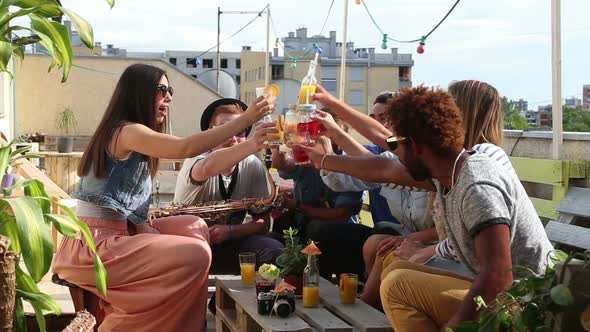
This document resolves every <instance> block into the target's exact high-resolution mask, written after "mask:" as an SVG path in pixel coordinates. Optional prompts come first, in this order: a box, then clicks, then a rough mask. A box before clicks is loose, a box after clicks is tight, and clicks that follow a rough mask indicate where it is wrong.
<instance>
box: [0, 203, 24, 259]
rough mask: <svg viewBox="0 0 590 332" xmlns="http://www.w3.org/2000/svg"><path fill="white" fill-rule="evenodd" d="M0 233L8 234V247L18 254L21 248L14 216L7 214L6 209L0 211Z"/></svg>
mask: <svg viewBox="0 0 590 332" xmlns="http://www.w3.org/2000/svg"><path fill="white" fill-rule="evenodd" d="M0 234H2V235H4V236H8V238H9V239H10V248H11V249H12V251H14V252H15V253H17V254H20V253H21V251H22V249H21V247H20V242H19V240H18V229H17V227H16V220H15V219H14V216H11V215H9V214H8V213H6V211H2V212H1V213H0Z"/></svg>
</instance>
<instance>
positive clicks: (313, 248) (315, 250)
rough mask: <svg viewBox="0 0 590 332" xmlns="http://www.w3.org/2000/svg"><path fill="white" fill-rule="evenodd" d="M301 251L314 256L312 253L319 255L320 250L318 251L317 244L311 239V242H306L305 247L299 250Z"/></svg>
mask: <svg viewBox="0 0 590 332" xmlns="http://www.w3.org/2000/svg"><path fill="white" fill-rule="evenodd" d="M301 253H302V254H306V255H310V256H314V255H319V254H321V253H322V252H321V251H320V248H318V246H316V245H315V243H314V242H313V241H311V243H310V244H308V245H307V247H305V248H303V249H302V250H301Z"/></svg>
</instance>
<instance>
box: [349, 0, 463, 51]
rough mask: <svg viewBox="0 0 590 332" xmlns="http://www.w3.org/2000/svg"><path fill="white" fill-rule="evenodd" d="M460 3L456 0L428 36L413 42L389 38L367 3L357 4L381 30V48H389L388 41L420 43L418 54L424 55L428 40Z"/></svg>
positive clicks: (417, 49)
mask: <svg viewBox="0 0 590 332" xmlns="http://www.w3.org/2000/svg"><path fill="white" fill-rule="evenodd" d="M459 1H461V0H456V1H455V4H453V6H452V7H451V9H449V11H447V13H446V14H445V16H443V18H442V19H441V20H440V21H439V22H438V23H437V24H436V25H435V26H434V28H432V29H431V30H430V31H429V32H428V33H427V34H426V35H424V36H422V37H420V38H417V39H412V40H398V39H395V38H391V37H389V36H388V35H387V34H386V33H385V32H383V29H381V27H380V26H379V24H377V21H375V18H374V17H373V15H372V14H371V11H370V10H369V8H368V7H367V1H366V0H365V1H358V2H357V4H360V3H362V5H363V7H364V8H365V11H366V12H367V15H369V18H370V19H371V21H373V25H374V26H375V28H377V30H379V32H381V33H382V34H383V42H382V43H381V48H383V49H386V48H387V41H388V40H391V41H393V42H396V43H415V42H418V43H419V45H418V47H417V48H416V52H418V54H422V53H424V51H425V47H424V45H425V44H426V38H428V37H429V36H430V35H431V34H432V33H433V32H434V31H435V30H436V29H438V27H439V26H440V25H441V24H442V23H443V22H444V21H445V20H446V19H447V17H449V15H450V14H451V13H452V12H453V10H454V9H455V7H457V5H458V4H459Z"/></svg>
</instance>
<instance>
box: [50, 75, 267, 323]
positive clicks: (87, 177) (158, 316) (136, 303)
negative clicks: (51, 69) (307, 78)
mask: <svg viewBox="0 0 590 332" xmlns="http://www.w3.org/2000/svg"><path fill="white" fill-rule="evenodd" d="M173 91H174V90H173V89H172V87H171V86H170V83H169V81H168V76H167V74H166V72H165V71H164V70H162V69H160V68H158V67H154V66H150V65H145V64H135V65H131V66H129V67H128V68H127V69H126V70H125V71H124V72H123V74H122V75H121V77H120V79H119V82H118V83H117V86H116V87H115V91H114V92H113V96H112V98H111V101H110V103H109V105H108V106H107V109H106V112H105V114H104V116H103V118H102V120H101V122H100V123H99V124H98V127H97V129H96V132H95V133H94V135H93V136H92V138H91V140H90V143H89V144H88V147H87V149H86V151H85V152H84V155H83V157H82V160H81V162H80V167H79V170H78V173H79V175H80V177H81V178H80V184H79V188H78V190H77V191H76V192H75V193H74V194H73V196H74V197H75V198H77V199H78V207H77V211H76V214H77V215H78V216H79V217H80V219H82V220H83V221H84V222H85V223H86V224H87V225H88V226H89V227H90V229H91V231H92V233H93V235H94V241H95V243H96V245H97V252H98V255H99V256H100V257H101V258H102V260H103V262H104V265H105V267H106V271H107V274H108V275H107V293H106V295H102V294H100V293H99V292H98V291H97V289H96V283H95V279H94V267H93V256H92V254H91V252H90V250H89V249H88V247H87V246H86V244H85V242H82V241H80V240H76V239H69V238H64V240H63V241H62V243H61V245H60V248H59V250H58V252H57V254H56V256H55V260H54V263H53V272H55V273H57V274H58V275H59V277H60V278H62V279H65V280H67V281H69V282H71V283H73V284H76V285H78V286H79V287H82V288H84V289H86V290H88V291H91V292H92V293H94V294H96V295H97V296H99V297H100V299H101V308H103V309H104V312H105V314H106V316H105V318H104V321H103V322H102V324H101V326H100V328H99V330H100V331H161V330H162V329H165V330H169V331H194V330H201V329H203V327H204V326H205V324H206V320H205V314H206V305H207V282H208V280H207V274H208V270H209V265H210V262H211V250H210V248H209V231H208V229H207V225H206V224H205V222H204V221H203V220H202V219H200V218H198V217H193V216H177V217H169V218H162V219H158V220H157V221H153V222H152V223H151V224H150V223H148V220H147V219H148V216H147V214H148V208H149V204H150V200H151V193H152V176H154V175H155V174H156V171H157V169H158V160H159V158H170V159H180V158H189V157H193V156H196V155H199V154H201V153H203V152H205V151H207V150H209V149H211V148H212V147H214V146H216V145H218V144H220V143H222V142H224V141H225V140H227V139H228V138H229V137H231V136H232V135H233V134H234V133H237V132H241V131H243V130H244V129H245V128H247V127H248V126H250V125H251V124H252V123H254V122H256V121H257V120H258V119H260V118H261V117H263V116H264V115H265V114H267V113H269V112H271V111H272V110H273V108H274V98H273V97H268V98H267V97H265V96H263V97H261V98H258V99H256V100H255V102H254V103H253V104H252V105H250V107H249V108H248V109H247V110H246V112H245V113H244V116H241V117H240V118H239V119H236V120H235V121H231V122H228V123H226V124H224V125H222V126H219V127H217V128H214V129H211V130H208V131H207V132H202V133H197V134H194V135H192V136H189V137H184V138H181V137H175V136H172V135H167V134H165V123H166V121H165V120H166V117H167V116H168V112H169V106H170V103H171V102H172V94H173ZM128 226H129V227H128Z"/></svg>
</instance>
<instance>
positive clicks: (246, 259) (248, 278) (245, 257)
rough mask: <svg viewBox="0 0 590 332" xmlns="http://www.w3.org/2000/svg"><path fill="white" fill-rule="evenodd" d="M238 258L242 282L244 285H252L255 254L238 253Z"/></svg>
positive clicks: (254, 271) (254, 270)
mask: <svg viewBox="0 0 590 332" xmlns="http://www.w3.org/2000/svg"><path fill="white" fill-rule="evenodd" d="M239 258H240V274H241V275H242V284H243V285H246V286H253V285H254V275H255V273H256V254H255V253H253V252H244V253H241V254H239Z"/></svg>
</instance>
